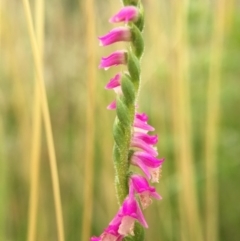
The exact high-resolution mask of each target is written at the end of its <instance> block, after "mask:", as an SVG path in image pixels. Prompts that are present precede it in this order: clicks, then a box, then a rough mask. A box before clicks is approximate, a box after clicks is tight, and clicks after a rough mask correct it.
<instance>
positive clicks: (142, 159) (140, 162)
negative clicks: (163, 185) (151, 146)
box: [131, 151, 164, 182]
mask: <svg viewBox="0 0 240 241" xmlns="http://www.w3.org/2000/svg"><path fill="white" fill-rule="evenodd" d="M163 162H164V159H157V158H156V157H154V156H152V155H150V154H148V153H147V152H141V151H135V152H134V153H133V155H132V157H131V164H132V165H134V166H138V167H140V168H141V169H142V171H143V172H144V173H145V175H146V176H147V178H148V179H149V180H151V181H152V182H158V179H159V168H160V167H161V165H162V163H163Z"/></svg>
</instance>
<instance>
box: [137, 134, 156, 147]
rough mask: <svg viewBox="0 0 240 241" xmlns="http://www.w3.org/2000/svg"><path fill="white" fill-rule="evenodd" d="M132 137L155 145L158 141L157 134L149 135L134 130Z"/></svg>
mask: <svg viewBox="0 0 240 241" xmlns="http://www.w3.org/2000/svg"><path fill="white" fill-rule="evenodd" d="M134 137H136V138H139V139H141V140H143V141H145V142H146V143H147V144H151V145H155V144H157V142H158V136H157V135H154V136H150V135H148V134H146V133H142V132H135V133H134Z"/></svg>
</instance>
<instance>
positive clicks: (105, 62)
mask: <svg viewBox="0 0 240 241" xmlns="http://www.w3.org/2000/svg"><path fill="white" fill-rule="evenodd" d="M126 63H127V52H126V51H125V50H118V51H116V52H114V53H112V54H111V55H109V56H108V57H106V58H104V57H103V58H102V59H101V63H100V65H99V68H103V69H105V70H107V69H108V68H109V67H111V66H117V65H119V64H126Z"/></svg>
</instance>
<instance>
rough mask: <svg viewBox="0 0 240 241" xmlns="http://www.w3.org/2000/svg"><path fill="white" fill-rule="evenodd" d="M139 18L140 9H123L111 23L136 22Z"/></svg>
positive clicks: (110, 20) (129, 7)
mask: <svg viewBox="0 0 240 241" xmlns="http://www.w3.org/2000/svg"><path fill="white" fill-rule="evenodd" d="M137 18H138V9H137V8H136V7H134V6H126V7H123V8H122V9H121V10H120V11H119V12H118V13H117V14H115V15H114V16H113V17H111V18H110V19H109V22H110V23H119V22H125V23H127V22H129V21H136V20H137Z"/></svg>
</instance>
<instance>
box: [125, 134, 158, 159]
mask: <svg viewBox="0 0 240 241" xmlns="http://www.w3.org/2000/svg"><path fill="white" fill-rule="evenodd" d="M130 145H131V147H133V148H134V149H136V150H139V149H140V150H142V151H145V152H146V153H148V154H149V155H152V156H154V157H156V156H157V155H158V152H157V150H156V148H155V147H153V146H152V145H148V144H147V143H146V142H144V141H142V140H141V139H138V138H136V137H132V139H131V144H130Z"/></svg>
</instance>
